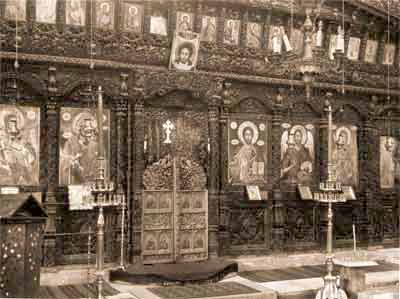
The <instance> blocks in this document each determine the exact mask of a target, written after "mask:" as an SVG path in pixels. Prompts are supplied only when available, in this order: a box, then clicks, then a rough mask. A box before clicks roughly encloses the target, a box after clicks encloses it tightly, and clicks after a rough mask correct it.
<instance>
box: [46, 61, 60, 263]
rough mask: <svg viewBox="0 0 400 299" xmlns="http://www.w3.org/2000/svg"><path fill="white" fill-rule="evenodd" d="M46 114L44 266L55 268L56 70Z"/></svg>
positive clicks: (56, 173) (56, 180) (56, 186)
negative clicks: (46, 216) (46, 217)
mask: <svg viewBox="0 0 400 299" xmlns="http://www.w3.org/2000/svg"><path fill="white" fill-rule="evenodd" d="M48 93H49V96H48V98H47V102H46V104H45V112H46V122H45V124H46V140H47V143H46V144H47V149H46V150H47V157H48V159H47V190H46V191H47V192H46V200H45V201H44V207H45V209H46V212H47V215H48V219H47V223H46V229H45V238H44V250H43V255H44V259H43V265H44V266H53V265H54V264H55V263H56V257H57V256H58V255H57V248H56V237H55V233H56V231H57V229H56V225H57V223H56V221H57V188H58V142H55V141H56V140H58V107H57V86H56V69H55V68H54V67H50V68H49V81H48Z"/></svg>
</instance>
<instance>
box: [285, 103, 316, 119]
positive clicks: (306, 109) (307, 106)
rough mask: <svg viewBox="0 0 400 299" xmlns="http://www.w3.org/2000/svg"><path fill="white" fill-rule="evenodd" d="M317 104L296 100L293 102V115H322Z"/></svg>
mask: <svg viewBox="0 0 400 299" xmlns="http://www.w3.org/2000/svg"><path fill="white" fill-rule="evenodd" d="M319 110H320V109H318V107H317V104H312V103H310V102H308V101H305V100H300V101H296V102H294V103H293V112H292V114H293V115H294V116H298V115H302V116H310V117H315V118H319V117H321V116H322V114H321V112H320V111H319Z"/></svg>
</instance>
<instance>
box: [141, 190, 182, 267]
mask: <svg viewBox="0 0 400 299" xmlns="http://www.w3.org/2000/svg"><path fill="white" fill-rule="evenodd" d="M173 198H174V196H173V192H167V191H148V190H146V191H143V209H142V210H143V215H142V258H143V262H144V263H145V264H153V263H167V262H172V261H174V260H175V257H174V250H173V249H174V213H173V211H174V201H173Z"/></svg>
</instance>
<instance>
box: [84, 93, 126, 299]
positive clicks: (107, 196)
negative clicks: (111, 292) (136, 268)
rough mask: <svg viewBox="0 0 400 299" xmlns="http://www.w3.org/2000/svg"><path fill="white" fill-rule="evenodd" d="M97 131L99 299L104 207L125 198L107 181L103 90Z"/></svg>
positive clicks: (95, 188)
mask: <svg viewBox="0 0 400 299" xmlns="http://www.w3.org/2000/svg"><path fill="white" fill-rule="evenodd" d="M97 129H98V140H97V141H98V153H97V161H98V175H97V178H96V180H95V181H94V182H93V185H92V186H91V187H92V188H91V189H92V190H91V191H92V194H93V202H92V206H93V207H97V208H98V210H99V215H98V218H97V247H96V282H97V295H98V299H101V298H103V297H102V291H103V284H104V211H103V209H104V207H106V206H117V205H120V204H121V202H122V201H123V196H122V197H121V196H119V195H118V194H116V195H115V194H114V190H115V188H114V183H113V182H111V181H109V180H108V179H106V168H105V156H104V144H103V90H102V88H101V86H99V88H98V102H97Z"/></svg>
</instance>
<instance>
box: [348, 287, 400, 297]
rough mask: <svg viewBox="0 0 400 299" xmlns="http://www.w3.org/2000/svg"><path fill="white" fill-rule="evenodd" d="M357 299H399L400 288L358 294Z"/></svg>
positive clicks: (375, 289) (387, 288) (377, 289)
mask: <svg viewBox="0 0 400 299" xmlns="http://www.w3.org/2000/svg"><path fill="white" fill-rule="evenodd" d="M354 297H356V298H355V299H399V286H391V287H384V288H374V289H373V290H368V291H364V292H360V293H357V295H356V296H354Z"/></svg>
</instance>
